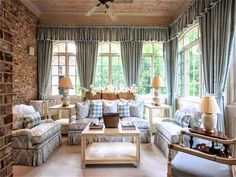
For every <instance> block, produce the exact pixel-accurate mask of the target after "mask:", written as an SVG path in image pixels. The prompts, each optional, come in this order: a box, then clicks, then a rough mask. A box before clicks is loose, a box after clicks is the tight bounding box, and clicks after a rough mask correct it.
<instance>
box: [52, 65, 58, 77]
mask: <svg viewBox="0 0 236 177" xmlns="http://www.w3.org/2000/svg"><path fill="white" fill-rule="evenodd" d="M52 75H58V66H52Z"/></svg>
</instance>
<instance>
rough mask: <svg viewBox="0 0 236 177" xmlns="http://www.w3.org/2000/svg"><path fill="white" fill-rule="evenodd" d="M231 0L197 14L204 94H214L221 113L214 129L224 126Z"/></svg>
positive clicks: (232, 22)
mask: <svg viewBox="0 0 236 177" xmlns="http://www.w3.org/2000/svg"><path fill="white" fill-rule="evenodd" d="M234 3H235V0H227V1H221V2H220V3H218V4H217V5H216V6H215V8H213V9H211V10H210V11H208V13H206V14H205V15H204V16H203V17H202V18H200V32H201V37H202V40H201V46H202V61H203V78H204V85H205V89H206V92H207V94H209V95H213V96H215V97H216V100H217V102H218V104H219V106H220V108H221V111H222V114H221V115H219V116H218V123H217V129H218V130H221V131H224V130H225V121H224V116H223V115H224V92H225V86H226V81H227V77H228V71H229V65H230V59H231V57H230V53H231V49H232V42H233V37H234V31H235V29H234V26H235V24H234V15H235V14H234V13H235V4H234Z"/></svg>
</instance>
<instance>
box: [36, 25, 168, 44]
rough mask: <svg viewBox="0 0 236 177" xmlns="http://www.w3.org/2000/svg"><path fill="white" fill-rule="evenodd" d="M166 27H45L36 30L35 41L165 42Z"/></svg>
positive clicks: (166, 38) (166, 37)
mask: <svg viewBox="0 0 236 177" xmlns="http://www.w3.org/2000/svg"><path fill="white" fill-rule="evenodd" d="M168 39H169V30H168V28H167V27H138V26H136V27H128V26H69V27H67V26H46V27H38V28H37V40H73V41H167V40H168Z"/></svg>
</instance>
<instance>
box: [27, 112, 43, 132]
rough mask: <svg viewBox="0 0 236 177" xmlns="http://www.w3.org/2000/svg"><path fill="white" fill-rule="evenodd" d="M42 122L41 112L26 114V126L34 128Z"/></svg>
mask: <svg viewBox="0 0 236 177" xmlns="http://www.w3.org/2000/svg"><path fill="white" fill-rule="evenodd" d="M40 122H41V116H40V113H39V112H35V113H33V114H29V115H26V116H24V127H25V128H29V129H30V128H33V127H35V126H37V125H39V124H40Z"/></svg>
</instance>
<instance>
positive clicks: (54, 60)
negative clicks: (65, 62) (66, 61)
mask: <svg viewBox="0 0 236 177" xmlns="http://www.w3.org/2000/svg"><path fill="white" fill-rule="evenodd" d="M52 65H58V56H52Z"/></svg>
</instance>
